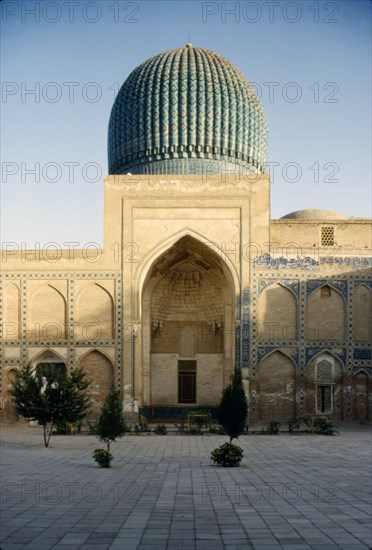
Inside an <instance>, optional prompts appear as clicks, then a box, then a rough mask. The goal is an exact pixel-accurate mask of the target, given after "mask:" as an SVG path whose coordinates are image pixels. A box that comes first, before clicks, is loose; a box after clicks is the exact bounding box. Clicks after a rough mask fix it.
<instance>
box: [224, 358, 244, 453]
mask: <svg viewBox="0 0 372 550" xmlns="http://www.w3.org/2000/svg"><path fill="white" fill-rule="evenodd" d="M247 414H248V402H247V397H246V395H245V391H244V387H243V379H242V371H241V369H240V368H237V367H235V370H234V374H233V376H232V380H231V384H229V385H228V386H226V388H225V389H224V390H223V393H222V399H221V403H220V406H219V407H218V409H217V414H216V416H217V420H218V421H219V423H220V424H222V426H223V427H224V429H225V431H226V433H227V435H228V436H229V437H230V443H231V441H232V440H233V439H234V437H235V438H238V437H239V435H240V434H241V433H242V432H243V430H244V426H245V422H246V418H247Z"/></svg>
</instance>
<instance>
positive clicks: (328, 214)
mask: <svg viewBox="0 0 372 550" xmlns="http://www.w3.org/2000/svg"><path fill="white" fill-rule="evenodd" d="M280 219H281V220H347V219H348V216H345V215H344V214H340V212H336V211H335V210H322V209H320V208H309V209H308V210H296V211H295V212H290V214H286V215H285V216H282V217H281V218H280Z"/></svg>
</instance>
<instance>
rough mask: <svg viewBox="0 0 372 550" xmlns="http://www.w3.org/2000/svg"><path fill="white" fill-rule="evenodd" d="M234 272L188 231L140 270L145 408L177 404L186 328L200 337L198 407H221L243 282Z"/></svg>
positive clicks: (136, 381) (139, 382) (140, 376)
mask: <svg viewBox="0 0 372 550" xmlns="http://www.w3.org/2000/svg"><path fill="white" fill-rule="evenodd" d="M150 260H151V262H150ZM234 269H235V268H234ZM233 271H234V270H231V269H230V268H229V266H228V265H227V263H226V262H225V258H224V257H223V254H219V253H217V252H216V251H215V250H212V248H211V247H208V246H207V245H206V244H204V243H203V241H202V240H197V239H196V238H195V236H192V235H190V232H189V231H185V232H182V236H181V237H180V233H178V234H177V235H176V236H173V237H172V239H168V240H167V241H164V242H163V243H162V244H161V245H160V246H159V247H158V248H157V249H156V250H155V251H153V253H151V254H149V255H148V256H147V258H146V259H145V260H144V261H143V262H142V263H141V265H140V266H138V267H137V271H136V274H137V275H136V276H137V279H136V281H137V283H136V284H137V287H136V288H137V292H138V293H139V294H140V297H138V298H141V306H139V305H138V306H137V309H136V313H134V318H140V319H141V334H140V338H141V344H142V345H141V353H142V356H141V357H140V356H139V354H138V353H136V354H135V355H136V358H137V361H138V368H137V369H134V367H133V369H132V379H133V386H134V387H135V388H138V393H139V394H140V395H141V394H142V395H143V402H144V403H145V404H146V405H151V404H152V405H154V404H156V405H157V406H160V405H161V404H163V405H164V406H165V405H166V406H169V405H178V399H179V394H178V392H177V372H178V368H179V366H180V365H179V364H178V361H179V360H180V361H181V357H180V334H181V332H182V330H183V329H185V328H186V327H190V329H191V330H192V331H193V332H194V336H195V337H194V350H193V351H194V353H193V355H194V356H195V362H196V363H197V365H196V367H195V365H194V366H193V368H194V367H195V368H196V386H197V387H196V396H197V403H196V404H198V405H201V406H204V405H205V406H206V405H207V404H208V405H211V404H214V405H217V404H218V403H219V401H220V397H221V391H222V388H223V386H224V381H225V380H227V379H228V377H229V375H230V373H231V371H232V368H233V365H234V352H235V345H234V334H235V325H234V313H235V301H236V300H235V298H236V293H237V288H238V287H236V286H235V285H236V284H238V281H237V279H236V278H235V280H234V274H233ZM135 297H136V298H137V296H135ZM139 312H141V317H139ZM150 350H151V351H150ZM216 365H217V366H216ZM211 372H213V383H212V382H211V380H210V376H211V375H210V373H211ZM208 373H209V376H208ZM171 381H172V383H171ZM133 386H132V387H133ZM155 402H156V403H155Z"/></svg>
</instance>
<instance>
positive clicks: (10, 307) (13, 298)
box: [3, 282, 21, 340]
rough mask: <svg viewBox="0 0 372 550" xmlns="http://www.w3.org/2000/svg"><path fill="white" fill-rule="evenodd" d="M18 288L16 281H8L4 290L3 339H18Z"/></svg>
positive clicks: (19, 307)
mask: <svg viewBox="0 0 372 550" xmlns="http://www.w3.org/2000/svg"><path fill="white" fill-rule="evenodd" d="M20 314H21V302H20V289H19V286H18V285H17V284H16V283H13V282H12V283H8V284H7V285H6V286H5V292H4V319H3V337H4V340H18V339H19V338H20V321H21V316H20Z"/></svg>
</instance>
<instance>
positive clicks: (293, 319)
mask: <svg viewBox="0 0 372 550" xmlns="http://www.w3.org/2000/svg"><path fill="white" fill-rule="evenodd" d="M257 310H258V311H257V317H258V327H257V330H258V338H259V339H260V340H295V339H296V337H297V299H296V296H295V295H294V293H293V292H292V291H291V290H289V289H288V288H286V287H285V286H284V285H281V284H279V283H274V284H272V285H270V286H268V287H267V288H265V290H264V291H263V292H262V293H261V294H260V297H259V300H258V307H257Z"/></svg>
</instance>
